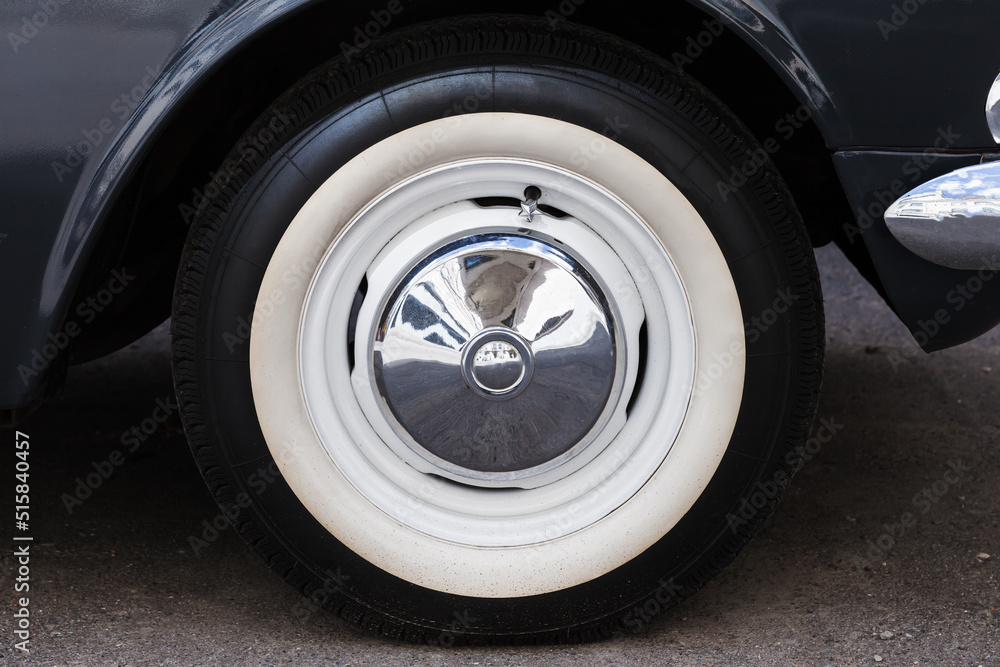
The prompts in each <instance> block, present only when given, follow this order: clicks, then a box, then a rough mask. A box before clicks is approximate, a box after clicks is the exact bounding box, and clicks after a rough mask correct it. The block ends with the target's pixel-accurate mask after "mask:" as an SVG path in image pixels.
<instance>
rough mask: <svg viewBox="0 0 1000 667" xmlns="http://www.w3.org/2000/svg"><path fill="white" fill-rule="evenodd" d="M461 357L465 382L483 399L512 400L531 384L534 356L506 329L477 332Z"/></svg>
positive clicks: (525, 344) (523, 342)
mask: <svg viewBox="0 0 1000 667" xmlns="http://www.w3.org/2000/svg"><path fill="white" fill-rule="evenodd" d="M462 356H463V359H462V375H463V377H464V378H465V382H466V383H467V384H468V385H469V388H470V389H472V391H474V392H476V393H477V394H479V395H480V396H483V397H485V398H492V399H498V400H503V399H508V398H513V397H514V396H517V395H518V394H520V393H521V392H522V391H524V389H525V388H526V387H527V386H528V383H529V382H531V375H532V371H533V370H534V365H535V363H534V354H533V353H532V351H531V347H530V346H529V345H528V342H527V341H526V340H524V339H523V338H521V336H519V335H517V334H516V333H514V332H513V331H510V330H509V329H501V328H490V329H486V330H484V331H481V332H479V333H478V334H477V335H476V336H474V337H473V338H472V339H471V340H470V341H469V342H468V343H467V344H466V345H465V349H464V351H463V355H462Z"/></svg>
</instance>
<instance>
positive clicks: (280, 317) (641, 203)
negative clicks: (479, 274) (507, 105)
mask: <svg viewBox="0 0 1000 667" xmlns="http://www.w3.org/2000/svg"><path fill="white" fill-rule="evenodd" d="M594 142H600V143H601V145H602V147H603V148H604V150H603V152H602V154H601V158H600V159H599V160H593V161H591V162H590V163H589V164H582V163H580V161H579V160H578V159H576V158H577V156H578V155H579V152H580V147H582V146H593V145H594ZM414 146H417V147H423V149H422V150H423V152H422V153H420V155H421V160H422V161H421V164H419V165H418V168H415V169H413V173H406V174H400V171H401V170H400V169H399V167H398V165H399V160H400V155H407V154H408V153H409V152H410V151H411V150H412V148H413V147H414ZM428 147H431V148H433V150H428ZM411 162H412V160H411ZM525 185H536V186H538V187H540V188H541V189H542V192H543V193H544V196H543V199H542V201H543V203H547V204H549V205H551V206H554V207H556V208H558V209H560V210H562V211H565V212H566V213H568V214H569V217H568V218H563V219H555V218H551V217H548V216H541V217H540V218H536V219H534V220H533V221H532V222H531V223H527V224H526V223H525V221H523V220H520V221H519V220H518V218H517V216H516V212H512V211H509V210H505V209H492V208H491V209H479V210H475V209H474V208H473V207H475V204H472V203H471V202H470V200H471V199H473V198H481V197H520V194H521V192H523V190H524V187H525ZM505 215H506V216H508V217H507V218H505V217H504V216H505ZM508 220H509V222H508ZM524 228H529V229H530V230H531V233H534V234H536V235H538V237H539V238H546V239H558V240H559V242H561V243H562V244H563V246H564V247H565V248H566V249H567V251H568V252H569V254H571V255H573V256H574V257H576V258H578V259H579V260H581V261H582V262H584V263H586V264H587V265H588V266H589V267H590V268H592V270H593V272H594V273H595V274H596V275H597V276H599V278H600V280H601V281H602V283H603V284H604V285H605V286H606V288H607V292H608V294H609V297H610V300H611V301H612V302H613V304H614V308H615V311H616V313H618V315H619V318H620V321H621V324H622V328H623V329H624V334H625V335H624V340H625V348H626V350H627V352H628V353H629V354H628V355H627V356H628V363H627V364H626V365H625V366H624V367H623V371H622V373H623V380H622V382H623V386H624V387H625V389H624V393H623V395H622V397H621V399H620V400H617V402H616V403H615V404H614V405H613V406H610V408H609V411H608V418H607V420H606V421H605V422H604V423H603V426H602V429H601V430H600V432H599V433H597V434H596V436H595V437H594V438H593V439H592V440H591V441H590V442H589V443H588V444H587V446H586V447H585V448H583V450H582V451H581V452H578V453H577V454H575V455H574V456H572V457H569V459H568V461H567V462H564V463H562V464H560V465H557V466H555V467H553V468H551V469H549V470H547V471H542V472H541V473H540V474H539V475H536V476H535V477H534V478H533V479H532V481H531V482H530V483H528V484H524V483H522V484H520V486H506V487H505V488H501V489H498V488H495V487H496V486H505V485H504V484H494V485H493V486H494V488H490V487H489V485H486V486H475V485H471V484H456V483H454V478H453V479H452V480H450V481H449V480H446V479H444V478H445V477H448V474H444V475H442V474H441V471H440V470H434V469H433V468H428V467H427V463H426V462H424V463H421V462H420V461H418V460H415V459H414V457H413V456H412V453H413V449H412V447H411V446H410V445H408V444H407V443H406V442H404V440H405V437H400V433H399V428H398V425H395V424H393V420H392V419H391V415H389V416H387V414H386V411H385V409H384V406H383V405H380V403H379V400H378V395H377V392H376V391H374V390H373V384H372V381H371V376H370V373H369V372H368V370H367V369H368V365H367V364H366V362H365V359H364V358H363V353H364V351H365V349H366V348H365V345H366V340H367V339H368V337H370V335H371V332H372V327H373V325H374V322H375V319H376V315H377V310H378V307H379V304H380V303H381V301H382V299H381V296H382V295H383V294H385V293H386V292H387V291H388V290H390V289H391V288H392V286H393V285H394V284H395V281H396V280H398V279H399V276H400V275H401V274H402V273H404V272H405V271H407V270H408V269H409V268H410V267H412V265H413V263H414V262H415V261H418V260H419V259H420V258H421V257H423V256H425V255H426V254H427V253H428V252H431V251H433V250H435V249H436V248H438V247H440V246H441V245H443V244H444V243H447V242H448V241H449V240H452V239H456V238H461V237H462V236H464V235H470V234H473V233H479V232H483V231H491V230H492V231H495V230H502V231H510V230H517V229H522V230H523V229H524ZM317 259H318V261H317ZM373 266H374V267H379V268H380V270H379V271H378V272H377V275H375V274H373V273H371V272H370V270H371V268H372V267H373ZM304 267H305V268H306V270H305V271H303V268H304ZM392 267H395V272H394V273H392V274H390V272H389V270H387V268H388V269H391V268H392ZM303 272H304V273H306V274H308V275H309V276H310V278H311V279H310V280H309V282H308V283H307V282H306V281H304V280H303V281H290V280H288V276H289V275H300V274H302V273H303ZM366 274H368V276H367V277H368V281H369V293H368V298H366V300H365V302H364V305H363V307H362V309H361V312H360V314H359V316H358V327H357V340H356V342H355V359H356V363H355V367H354V372H353V373H352V372H351V370H350V367H349V365H348V360H347V356H346V354H344V353H343V351H344V349H345V348H346V335H347V328H346V326H344V323H345V322H347V319H348V317H349V316H350V313H351V306H352V304H353V299H354V295H355V290H356V289H357V285H359V284H360V282H361V280H362V278H363V277H364V276H365V275H366ZM293 283H294V284H293ZM260 295H261V300H265V299H266V300H267V303H268V304H269V305H270V306H273V308H269V309H268V313H269V314H268V315H267V316H261V317H258V316H257V315H256V314H255V317H254V322H253V325H252V334H251V380H252V384H253V391H254V401H255V405H256V407H257V412H258V417H259V419H260V422H261V427H262V430H263V432H264V435H265V438H266V440H267V443H268V447H269V448H270V449H271V452H272V454H273V455H274V457H275V460H276V461H277V463H278V465H279V467H280V468H281V470H282V474H283V476H284V477H285V479H286V481H288V483H289V485H290V486H291V488H292V489H293V491H295V493H296V495H297V496H298V497H299V499H300V500H301V501H302V502H303V504H304V505H305V506H306V508H307V509H308V510H309V511H310V512H311V513H312V514H313V516H314V517H316V518H317V519H318V520H319V521H320V522H321V523H322V524H323V525H324V526H325V527H326V528H327V529H328V530H330V532H331V533H333V534H334V535H335V536H336V537H337V538H338V539H339V540H341V541H342V542H344V543H345V544H346V545H347V546H348V547H350V548H351V549H352V550H354V551H356V552H357V553H359V554H361V555H362V556H363V557H365V558H366V559H367V560H369V561H370V562H372V563H374V564H375V565H377V566H378V567H380V568H382V569H384V570H386V571H388V572H390V573H392V574H394V575H396V576H399V577H401V578H403V579H406V580H408V581H411V582H413V583H417V584H420V585H423V586H426V587H428V588H432V589H435V590H441V591H445V592H449V593H455V594H463V595H470V596H479V597H516V596H524V595H533V594H539V593H545V592H551V591H554V590H560V589H563V588H566V587H569V586H572V585H576V584H579V583H583V582H585V581H589V580H591V579H593V578H596V577H597V576H600V575H601V574H605V573H606V572H609V571H611V570H613V569H615V568H616V567H619V566H620V565H622V564H624V563H626V562H628V561H629V560H631V559H632V558H634V557H635V556H637V555H638V554H639V553H641V552H642V551H644V550H645V549H646V548H648V547H649V546H651V545H652V544H653V543H655V542H656V541H657V540H658V539H659V538H660V537H662V536H663V535H664V534H666V532H668V531H669V530H670V528H671V527H673V525H675V524H676V522H677V521H678V520H679V519H680V517H681V516H683V514H684V513H685V512H686V511H687V510H688V509H690V507H691V505H692V504H693V503H694V501H695V500H696V499H697V498H698V496H699V495H700V494H701V492H702V491H703V490H704V488H705V486H706V485H707V483H708V481H709V479H711V476H712V474H714V471H715V469H716V467H717V466H718V463H719V461H720V460H721V458H722V455H723V454H724V453H725V450H726V446H727V445H728V442H729V438H730V437H731V434H732V429H733V426H734V424H735V420H736V415H737V413H738V410H739V405H740V400H741V395H742V385H743V369H744V365H745V359H744V356H745V355H744V353H743V348H742V345H743V328H742V317H741V314H740V310H739V303H738V299H737V296H736V291H735V287H734V285H733V284H732V279H731V277H730V274H729V272H728V268H727V265H726V262H725V259H724V257H723V256H722V254H721V252H720V251H719V249H718V246H717V245H716V243H715V241H714V238H713V237H712V235H711V233H710V231H709V230H708V228H707V227H706V226H705V224H704V221H703V220H701V218H700V216H699V215H698V214H697V212H696V211H695V210H694V208H693V207H692V206H691V205H690V203H689V202H687V200H686V199H685V198H684V197H683V196H682V195H681V193H680V192H679V191H677V190H676V188H675V187H674V186H673V185H672V184H670V183H669V181H667V180H666V179H665V178H664V177H663V176H662V175H661V174H660V173H659V172H657V171H656V170H655V169H654V168H652V167H651V166H650V165H648V164H647V163H646V162H645V161H644V160H642V159H641V158H639V157H638V156H637V155H635V154H634V153H632V152H631V151H628V150H627V149H625V148H624V147H622V146H620V145H617V144H614V143H612V142H610V141H607V140H606V139H604V138H603V137H600V135H596V134H594V133H592V132H590V131H589V130H585V129H583V128H580V127H577V126H573V125H570V124H567V123H563V122H561V121H556V120H552V119H548V118H542V117H537V116H528V115H520V114H477V115H473V116H466V117H462V118H459V119H445V120H441V121H435V122H432V123H428V124H425V125H422V126H418V127H415V128H412V129H410V130H406V131H404V132H401V133H399V134H397V135H394V136H393V137H390V138H389V139H386V140H385V141H383V142H381V143H379V144H377V145H376V146H373V147H372V148H370V149H368V150H367V151H365V152H364V153H362V154H361V155H359V156H358V157H357V158H355V159H354V160H352V161H351V162H350V163H348V164H347V165H345V166H344V167H343V168H342V169H341V170H339V171H338V172H337V173H336V174H334V175H333V176H331V178H330V179H329V180H328V181H327V182H326V183H324V184H323V185H322V186H321V187H320V188H319V189H318V190H317V192H316V193H315V194H314V195H313V197H312V198H311V199H310V200H309V202H307V204H306V205H305V206H304V207H303V208H302V210H301V211H300V212H299V214H298V215H297V216H296V218H295V219H294V220H293V222H292V223H291V225H290V226H289V228H288V230H287V231H286V233H285V235H284V237H283V238H282V240H281V242H280V243H279V246H278V248H277V250H276V252H275V254H274V257H273V258H272V260H271V262H270V264H269V266H268V270H267V273H266V275H265V278H264V281H263V283H262V286H261V292H260ZM643 318H644V319H645V323H646V326H647V330H648V339H649V345H648V347H647V350H646V357H645V359H644V360H643V363H644V364H645V374H644V378H643V381H642V385H641V389H640V390H639V393H638V396H637V397H636V398H635V400H634V405H633V406H632V408H631V410H630V411H629V412H628V418H627V420H626V418H625V404H626V402H627V401H628V398H629V395H630V393H631V388H632V386H633V385H634V383H635V378H636V374H637V368H638V354H637V351H638V342H637V338H638V330H639V326H640V325H641V324H642V322H643ZM359 354H360V355H361V356H359ZM719 359H725V360H726V363H725V364H722V365H721V366H724V367H720V364H719ZM696 379H698V380H703V379H707V380H708V384H709V385H710V390H709V391H698V392H695V391H694V387H695V383H696ZM701 384H704V382H700V384H699V387H700V388H703V387H701ZM431 472H436V473H437V474H430V473H431ZM525 487H527V488H525Z"/></svg>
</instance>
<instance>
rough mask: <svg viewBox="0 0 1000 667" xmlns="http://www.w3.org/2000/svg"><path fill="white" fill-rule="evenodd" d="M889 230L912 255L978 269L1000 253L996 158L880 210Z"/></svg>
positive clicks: (999, 190)
mask: <svg viewBox="0 0 1000 667" xmlns="http://www.w3.org/2000/svg"><path fill="white" fill-rule="evenodd" d="M885 223H886V225H887V226H888V227H889V231H890V232H892V235H893V236H894V237H896V240H898V241H899V242H900V243H902V244H903V245H904V246H905V247H906V248H907V249H908V250H910V251H911V252H913V253H914V254H916V255H918V256H920V257H922V258H924V259H926V260H929V261H931V262H934V263H935V264H940V265H941V266H947V267H950V268H953V269H978V268H981V267H982V266H983V264H984V261H985V260H986V259H989V258H991V257H992V256H993V255H996V254H1000V161H997V162H987V163H984V164H977V165H974V166H972V167H965V168H963V169H958V170H956V171H953V172H951V173H950V174H945V175H944V176H939V177H938V178H935V179H933V180H931V181H928V182H926V183H924V184H923V185H921V186H919V187H917V188H916V189H914V190H911V191H910V192H908V193H907V194H905V195H903V196H902V197H900V198H899V200H897V201H896V202H895V203H894V204H893V205H892V206H890V207H889V209H888V210H887V211H886V212H885Z"/></svg>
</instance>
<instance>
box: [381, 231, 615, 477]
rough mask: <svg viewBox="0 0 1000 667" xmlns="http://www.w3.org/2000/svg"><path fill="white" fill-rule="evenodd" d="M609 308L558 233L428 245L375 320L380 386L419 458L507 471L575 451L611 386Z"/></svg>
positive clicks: (472, 472) (601, 413) (535, 468)
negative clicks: (555, 237) (430, 249)
mask: <svg viewBox="0 0 1000 667" xmlns="http://www.w3.org/2000/svg"><path fill="white" fill-rule="evenodd" d="M618 328H619V327H617V326H616V324H615V315H614V313H613V311H612V308H611V307H610V305H609V303H608V301H607V299H606V297H605V295H604V290H603V289H602V288H601V286H600V285H599V284H598V283H597V281H595V280H594V279H593V278H592V277H591V274H590V272H589V271H587V269H586V268H585V267H584V266H583V265H582V264H581V263H580V262H578V261H577V260H576V259H574V258H573V257H571V256H570V255H569V254H568V253H567V252H566V251H564V250H562V249H560V248H559V247H557V245H556V244H555V243H554V242H549V241H545V240H541V239H538V238H530V237H527V236H524V235H521V234H518V233H488V234H477V235H473V236H468V237H465V238H461V239H458V240H457V241H454V242H452V243H450V244H447V245H446V246H445V247H443V248H441V249H440V250H438V251H436V252H434V253H433V254H432V255H431V256H430V257H428V258H427V259H425V260H424V261H422V262H420V263H419V264H418V265H417V266H416V267H415V268H413V269H412V270H411V271H409V273H407V274H406V275H405V276H404V277H403V278H402V280H400V281H399V283H398V284H397V285H396V287H395V288H394V289H393V290H391V296H390V297H389V298H388V299H387V301H386V303H385V305H384V307H383V309H382V316H381V318H380V321H379V323H378V327H377V329H376V331H377V333H376V336H375V340H374V341H373V345H372V354H371V359H372V364H373V371H374V376H375V380H376V383H377V387H378V392H379V396H380V398H381V400H382V401H383V402H384V405H385V406H386V407H387V408H388V410H389V411H390V412H391V414H392V416H393V417H394V418H395V422H396V424H397V425H398V427H399V428H398V430H399V434H400V435H401V436H402V437H403V439H404V441H406V442H407V443H408V445H409V446H410V448H411V449H412V450H413V451H414V452H415V453H416V454H418V455H419V456H421V457H422V458H423V459H424V460H426V461H428V462H430V463H431V464H432V465H434V466H437V467H439V468H440V469H442V470H447V471H450V472H451V473H453V474H454V475H458V476H460V477H463V478H469V479H477V480H483V479H487V480H488V479H496V478H497V476H498V475H501V476H502V477H503V478H506V479H512V478H517V477H522V476H530V475H534V474H537V473H538V472H541V471H542V470H545V469H549V468H551V467H553V466H557V465H559V464H561V463H562V462H564V461H566V460H567V459H568V458H571V457H572V456H574V455H575V454H576V453H577V452H578V451H580V450H581V449H582V448H584V447H586V446H587V444H588V443H589V442H590V441H591V440H592V439H593V435H594V434H595V432H596V431H598V430H599V429H600V427H601V426H602V425H603V424H602V421H603V419H605V418H606V417H607V414H606V413H607V408H608V406H609V403H614V401H610V400H609V399H611V398H612V397H613V396H615V397H617V395H618V394H620V393H621V384H622V375H623V374H622V372H621V364H622V362H623V361H624V359H623V358H622V357H623V356H624V355H623V354H622V353H623V350H620V349H619V348H620V345H619V342H618V341H617V340H616V336H617V335H618V334H617V332H618Z"/></svg>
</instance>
